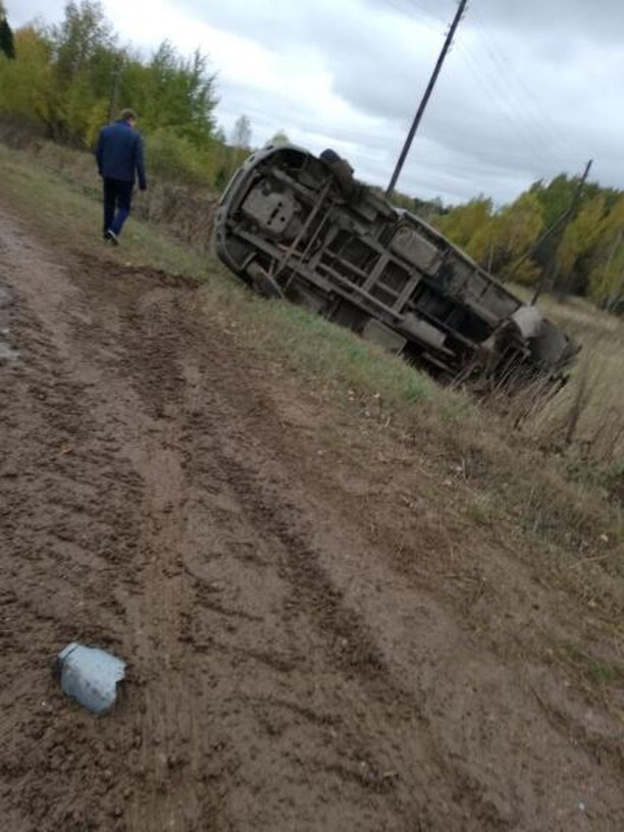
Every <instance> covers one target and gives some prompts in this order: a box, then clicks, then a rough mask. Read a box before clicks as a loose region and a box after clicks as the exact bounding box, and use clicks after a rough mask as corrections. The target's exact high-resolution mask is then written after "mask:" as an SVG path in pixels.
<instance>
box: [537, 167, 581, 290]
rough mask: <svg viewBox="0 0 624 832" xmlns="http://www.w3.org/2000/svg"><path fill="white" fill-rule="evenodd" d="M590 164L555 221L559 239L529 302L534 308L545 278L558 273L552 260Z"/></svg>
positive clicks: (572, 212)
mask: <svg viewBox="0 0 624 832" xmlns="http://www.w3.org/2000/svg"><path fill="white" fill-rule="evenodd" d="M592 164H593V159H590V160H589V162H588V163H587V164H586V165H585V170H584V171H583V175H582V176H581V178H580V180H579V183H578V185H577V186H576V190H575V191H574V194H573V196H572V199H571V201H570V205H569V207H568V209H567V211H566V212H565V213H564V214H563V215H562V216H561V217H560V218H559V220H557V223H556V225H560V226H561V232H560V234H559V239H558V240H557V244H556V245H555V248H554V251H553V252H552V253H551V255H550V262H549V264H548V267H547V268H545V269H544V271H543V272H542V278H541V280H540V282H539V283H538V285H537V289H536V290H535V294H534V295H533V299H532V300H531V306H535V304H536V303H537V300H538V298H539V296H540V295H541V294H542V292H543V291H544V288H545V285H546V278H547V276H548V275H549V274H550V273H551V272H554V274H555V276H556V275H557V273H558V271H559V267H558V266H556V267H555V266H554V260H555V257H556V255H557V251H558V250H559V245H560V244H561V240H562V239H563V235H564V234H565V232H566V228H567V227H568V225H569V224H570V220H571V219H572V217H573V215H574V211H575V210H576V206H577V205H578V202H579V199H580V198H581V194H582V193H583V187H584V186H585V183H586V182H587V177H588V176H589V171H590V170H591V166H592Z"/></svg>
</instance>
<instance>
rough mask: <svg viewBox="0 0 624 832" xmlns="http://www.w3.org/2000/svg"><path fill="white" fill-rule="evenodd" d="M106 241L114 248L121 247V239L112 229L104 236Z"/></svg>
mask: <svg viewBox="0 0 624 832" xmlns="http://www.w3.org/2000/svg"><path fill="white" fill-rule="evenodd" d="M104 237H105V239H107V240H109V241H110V242H111V243H112V244H113V245H114V246H118V245H119V237H118V236H117V235H116V234H115V232H114V231H111V230H110V228H109V229H108V231H107V232H106V234H105V235H104Z"/></svg>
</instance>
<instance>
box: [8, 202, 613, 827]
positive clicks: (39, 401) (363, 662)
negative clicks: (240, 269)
mask: <svg viewBox="0 0 624 832" xmlns="http://www.w3.org/2000/svg"><path fill="white" fill-rule="evenodd" d="M102 257H103V258H105V257H106V255H105V254H104V253H103V255H102ZM0 286H2V287H4V288H5V289H7V290H8V294H7V292H4V294H3V295H2V296H0V327H1V326H5V327H8V334H7V335H6V337H7V338H9V339H10V341H11V344H12V345H13V346H14V347H16V348H17V349H19V350H20V357H19V358H18V359H17V360H13V359H7V360H4V361H3V363H1V364H0V376H1V378H2V387H1V390H0V430H1V434H0V466H1V467H0V498H1V500H2V502H1V503H0V524H1V525H0V570H1V571H0V576H1V579H0V623H1V629H0V647H1V655H0V673H1V676H0V679H1V680H2V681H1V684H0V709H1V710H0V818H3V819H4V820H3V821H2V822H0V827H1V828H2V829H7V830H14V831H15V832H25V830H33V832H34V830H37V831H38V832H39V830H48V829H50V830H52V829H54V830H59V829H62V830H64V832H70V831H71V830H76V832H77V831H78V830H90V829H101V830H108V829H115V830H117V829H119V830H122V829H127V830H173V831H174V832H187V830H215V831H217V832H218V831H220V830H308V829H309V830H338V829H340V830H371V832H373V831H374V832H377V831H378V830H406V831H407V830H410V832H411V830H494V829H518V830H525V829H526V830H529V829H531V830H545V829H549V830H555V829H561V830H564V829H565V830H571V829H614V830H615V829H621V828H624V825H623V819H624V797H623V796H622V794H621V786H620V784H621V774H622V766H621V759H620V758H619V756H618V753H617V751H616V750H615V749H614V744H615V740H616V739H617V736H616V735H615V734H614V730H615V729H614V726H613V724H612V723H611V722H610V720H609V719H608V718H607V717H606V716H605V715H604V714H601V713H599V712H593V711H592V712H591V713H590V712H589V711H588V707H587V706H586V705H585V704H584V703H583V702H582V701H581V700H580V699H579V698H578V697H575V695H574V694H573V693H572V692H571V691H570V690H568V689H566V688H565V687H564V684H563V682H561V680H559V682H557V681H556V680H554V681H553V675H552V673H550V672H549V671H548V670H547V669H545V668H544V667H543V666H541V665H540V664H539V663H537V662H534V661H532V660H529V661H525V660H524V656H523V653H522V648H521V647H519V646H518V645H519V641H518V638H517V635H516V632H517V631H518V629H520V630H522V628H523V627H525V626H527V624H528V623H530V622H532V623H533V624H536V623H537V625H540V626H541V624H542V623H543V622H541V620H537V619H539V618H540V616H542V615H545V614H546V613H544V612H535V610H542V611H543V610H545V609H547V608H548V605H549V599H548V597H547V595H546V594H545V590H544V589H541V588H540V587H539V586H538V585H537V584H535V582H534V581H533V579H532V578H531V577H530V576H528V575H527V574H525V572H526V570H522V569H521V568H520V567H519V566H517V565H514V566H513V567H511V566H510V562H509V556H508V555H505V554H504V553H500V552H499V553H492V556H491V559H490V560H488V555H487V553H486V554H485V555H483V556H482V562H481V569H482V573H480V574H481V575H482V574H486V576H487V586H492V585H494V583H495V582H496V584H497V585H498V586H499V587H500V592H501V594H504V593H505V592H507V591H508V597H506V598H505V597H503V598H501V599H499V600H496V599H495V598H493V597H492V595H489V594H487V593H485V592H483V591H482V588H483V586H486V583H485V582H484V581H485V579H484V578H483V577H481V578H480V580H481V583H480V584H478V589H477V591H476V592H475V583H474V581H471V580H468V579H467V580H466V582H465V583H464V584H463V585H462V587H461V588H460V589H458V590H457V591H455V590H453V589H448V590H445V589H444V588H443V587H441V582H440V581H439V580H437V581H434V580H431V579H430V576H431V575H432V574H433V573H434V572H435V568H434V567H433V566H431V564H432V563H435V562H436V560H437V553H436V549H438V550H439V551H440V552H441V550H442V548H443V547H444V545H445V543H444V540H445V538H444V534H443V533H442V532H440V531H439V528H438V526H437V525H436V524H435V523H432V521H431V511H432V508H431V506H430V505H428V504H427V496H426V485H427V483H426V482H425V483H424V485H423V483H422V482H421V485H420V486H419V487H420V492H421V493H419V491H418V487H417V486H416V484H415V482H416V480H415V478H414V475H413V472H412V471H411V468H410V466H409V465H408V464H407V462H408V461H406V460H405V459H402V458H401V457H400V455H399V456H397V467H396V470H395V471H394V472H392V473H391V474H390V475H388V473H387V472H384V474H383V476H381V475H380V474H378V473H375V469H374V466H373V467H372V468H370V469H369V468H368V467H367V465H368V462H371V461H372V457H371V460H368V461H366V460H365V461H364V463H361V461H360V464H356V462H355V461H354V462H353V463H350V462H349V457H350V454H349V452H348V451H349V443H352V446H353V448H354V449H359V450H362V447H361V445H358V442H359V440H358V438H357V437H356V436H355V434H354V433H353V435H351V434H350V433H349V430H350V428H349V426H348V424H345V423H344V422H343V423H341V422H340V416H339V415H336V424H337V428H336V430H337V431H338V436H339V439H341V441H344V443H345V447H346V449H347V452H346V453H340V452H338V453H337V454H336V460H332V459H331V457H330V455H329V454H328V452H327V449H326V448H325V446H324V445H323V444H322V442H321V439H320V438H319V435H320V433H321V432H322V431H320V426H321V425H324V426H325V427H327V423H328V421H330V420H331V418H333V417H331V414H330V416H329V417H328V415H327V413H326V412H321V408H320V407H319V404H318V402H315V400H314V397H312V396H311V397H309V399H306V398H305V397H303V398H300V399H294V398H293V390H292V387H291V386H289V383H288V382H287V381H283V380H281V379H280V377H279V374H278V373H276V372H275V371H273V370H271V368H268V367H266V366H263V365H260V364H258V362H255V361H254V360H253V359H251V358H250V357H249V356H246V355H245V354H243V353H242V352H241V351H240V350H239V349H237V348H236V346H235V345H234V344H233V343H232V342H231V339H230V337H229V335H228V332H227V329H226V328H224V327H223V326H219V325H218V324H217V322H216V320H215V319H211V318H210V316H209V315H208V316H207V315H206V313H205V310H204V309H203V303H202V295H201V292H198V291H197V290H195V289H194V288H193V287H191V286H190V285H188V284H186V283H185V282H184V281H182V280H179V279H174V278H172V277H170V276H168V275H166V274H163V273H158V272H154V271H149V270H137V269H133V268H131V267H123V266H120V265H119V264H115V263H113V262H107V261H106V260H105V259H102V260H91V261H88V260H86V259H85V258H84V257H82V256H81V255H80V254H77V253H74V254H71V255H69V254H61V253H60V252H58V251H56V252H55V251H54V250H53V249H51V248H49V247H48V248H46V247H45V246H44V245H43V244H42V243H39V242H37V241H36V240H35V239H33V237H32V236H31V235H30V234H28V233H27V232H26V231H25V230H24V229H23V228H21V227H20V225H19V224H18V223H17V221H16V220H15V219H14V218H11V217H9V216H8V215H7V214H1V213H0ZM324 448H325V449H324ZM362 453H365V449H364V450H362ZM420 480H422V478H420ZM406 490H407V492H406ZM405 493H409V495H410V497H409V501H407V503H406V501H405V500H403V501H401V500H399V499H398V497H400V496H401V497H404V496H405ZM371 500H372V503H371ZM375 503H376V508H374V509H371V508H370V506H371V504H375ZM406 506H407V507H406ZM384 523H385V524H386V526H387V532H388V533H387V534H385V535H384V534H380V533H379V528H380V524H381V525H382V526H383V524H384ZM401 523H403V525H404V528H403V532H405V534H406V535H407V539H409V540H411V541H412V544H413V549H412V550H410V551H408V552H407V553H406V552H404V550H403V546H401V548H400V552H401V556H400V557H399V556H397V547H396V530H397V526H400V524H401ZM442 525H443V524H442ZM473 545H474V546H480V545H481V542H480V541H478V540H475V541H474V542H473ZM419 553H420V554H422V556H423V559H424V560H423V563H422V564H421V568H420V569H418V568H414V569H412V568H411V566H409V563H410V562H411V561H410V558H413V559H417V558H418V555H419ZM440 557H441V555H440ZM406 558H407V561H406ZM428 559H429V560H428ZM473 561H474V558H473ZM406 563H407V564H408V565H406ZM428 564H429V565H428ZM487 570H489V572H488V571H487ZM468 577H470V576H468ZM448 583H452V581H447V584H448ZM529 593H531V598H532V600H533V603H532V604H531V603H528V600H527V599H528V594H529ZM482 596H484V597H482ZM479 604H482V607H483V609H482V610H481V612H482V615H483V616H485V618H484V619H483V620H486V618H487V615H492V616H493V615H495V612H494V611H496V610H498V612H497V613H496V614H497V615H500V621H499V626H498V627H497V626H496V620H492V619H491V618H489V619H487V620H488V621H489V622H490V625H491V626H492V630H493V631H495V632H496V633H497V634H498V635H497V636H496V637H494V636H492V638H491V639H490V640H489V641H487V642H486V643H484V642H483V641H481V642H480V641H479V640H478V639H477V638H475V636H474V627H473V626H472V624H473V623H474V622H472V623H471V622H470V621H468V620H467V619H466V617H465V614H466V610H468V609H469V610H470V611H471V614H473V613H474V612H475V609H476V607H477V606H478V605H479ZM488 609H490V612H489V613H488V612H487V610H488ZM503 609H505V611H506V612H507V615H508V616H509V617H511V618H512V621H511V622H509V621H506V620H505V617H504V614H503V612H502V610H503ZM526 609H530V610H532V612H529V613H527V612H526ZM509 611H511V612H509ZM523 615H524V616H525V617H527V618H528V620H529V622H527V621H523V622H521V623H520V625H519V624H518V621H517V620H514V617H515V616H523ZM534 619H535V620H534ZM75 639H79V640H82V641H85V642H87V643H94V644H98V645H102V646H105V647H109V648H110V649H112V650H113V651H115V652H117V653H118V654H119V655H121V656H123V657H124V658H125V659H127V660H128V662H129V673H128V683H127V685H126V689H125V692H124V695H123V698H122V699H121V701H120V702H119V703H118V706H117V707H116V709H115V711H114V712H113V713H112V714H111V715H109V716H107V717H105V718H100V719H96V718H94V717H92V716H90V715H89V714H87V713H85V712H84V711H82V710H81V709H80V708H79V707H78V706H76V705H74V704H73V703H71V702H69V701H68V700H66V699H65V698H63V697H62V695H61V694H60V693H59V692H58V690H57V688H56V685H55V683H54V681H53V679H52V678H51V674H50V667H51V662H52V658H53V656H54V654H55V653H56V652H57V651H58V650H59V649H60V648H61V647H62V646H64V645H65V644H66V643H68V642H69V641H71V640H75ZM562 701H563V704H562ZM588 713H590V716H591V719H590V721H589V724H590V728H588V727H587V725H588V721H587V720H588V717H587V714H588Z"/></svg>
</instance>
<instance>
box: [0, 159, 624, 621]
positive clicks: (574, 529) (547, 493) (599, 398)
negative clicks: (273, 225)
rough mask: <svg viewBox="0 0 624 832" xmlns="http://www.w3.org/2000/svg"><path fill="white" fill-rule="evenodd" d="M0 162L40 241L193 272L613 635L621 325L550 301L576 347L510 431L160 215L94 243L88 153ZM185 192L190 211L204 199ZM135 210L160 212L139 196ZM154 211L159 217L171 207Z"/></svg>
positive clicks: (214, 305) (209, 297)
mask: <svg viewBox="0 0 624 832" xmlns="http://www.w3.org/2000/svg"><path fill="white" fill-rule="evenodd" d="M0 165H1V167H2V180H3V191H4V192H5V194H6V195H7V199H6V202H7V204H14V206H15V208H16V210H17V211H18V212H19V213H20V214H21V215H22V216H24V217H30V218H31V220H32V223H33V225H34V226H35V227H36V228H38V229H39V230H40V232H41V234H42V235H43V236H44V237H45V238H48V239H51V240H53V239H59V238H62V239H63V241H64V243H65V244H66V245H68V246H70V247H71V248H75V249H79V250H80V251H82V252H84V253H91V254H93V256H97V257H102V256H106V257H109V258H112V259H117V260H118V261H119V262H128V261H130V262H132V264H133V265H145V266H151V267H156V268H159V269H163V270H165V271H168V272H172V273H177V274H185V275H188V276H191V277H193V278H194V279H196V280H197V281H198V282H200V283H201V284H202V285H201V289H200V291H201V293H203V297H204V299H205V301H206V303H205V308H206V310H207V312H206V314H212V315H214V316H215V318H216V319H217V320H220V321H227V322H228V324H231V325H233V329H234V330H235V332H236V338H237V340H238V342H239V343H240V345H241V346H242V347H243V348H245V349H249V350H253V351H254V353H255V354H256V355H258V356H260V357H261V358H263V359H264V360H267V361H271V362H273V363H277V364H278V365H279V366H281V367H283V368H285V369H286V370H287V371H288V372H290V373H292V374H294V375H295V376H296V377H300V378H302V379H305V381H306V384H308V385H313V386H314V385H316V386H317V387H318V388H322V389H323V390H325V391H327V390H329V391H331V392H332V394H333V395H334V396H335V398H336V399H343V400H344V402H345V406H347V407H349V408H351V409H352V412H353V414H354V418H360V417H361V418H375V419H377V420H378V422H379V425H380V429H385V430H391V431H394V432H395V434H396V436H397V437H398V438H399V439H400V440H401V441H404V442H408V443H410V445H412V446H414V447H415V448H418V449H420V450H422V451H423V452H425V453H427V454H428V455H430V457H431V458H432V459H433V460H435V464H436V465H437V466H438V467H439V469H440V472H441V474H442V475H448V474H449V472H452V474H453V476H454V477H455V478H456V480H457V482H458V487H461V488H463V489H464V490H465V491H466V493H467V494H468V500H467V502H466V505H467V508H466V511H467V512H468V515H469V517H471V518H472V519H473V520H474V522H475V523H479V524H481V525H485V526H490V527H492V529H495V528H496V529H497V530H500V529H501V528H503V529H504V530H505V531H504V533H505V534H507V533H510V534H512V535H513V536H516V535H517V534H519V535H528V536H529V538H530V540H531V541H532V543H537V544H538V545H539V546H540V547H541V548H542V550H543V557H544V561H545V562H547V563H548V564H549V567H550V568H552V570H553V575H555V576H556V580H557V581H559V582H561V584H562V585H565V586H568V587H569V588H571V589H573V590H574V591H575V592H576V593H577V595H578V596H579V597H580V598H581V599H582V600H583V602H586V603H588V604H589V605H590V606H591V608H592V610H596V609H600V610H602V612H603V614H604V616H605V620H607V621H609V622H611V625H612V626H613V627H614V628H615V629H616V630H617V631H618V632H619V629H618V628H619V626H620V625H619V620H620V614H621V611H622V609H624V548H623V540H624V524H623V517H622V508H621V504H618V503H617V501H615V500H613V499H608V492H607V490H606V488H605V483H607V482H608V481H609V477H612V478H613V481H614V482H615V483H616V484H617V482H618V480H617V476H618V471H619V472H620V474H621V471H622V470H623V468H624V448H622V434H621V432H620V433H618V431H619V428H620V426H621V424H622V421H621V420H622V400H623V398H624V396H622V392H623V391H622V386H623V385H622V381H621V374H620V371H619V367H621V366H622V361H624V335H623V333H622V325H621V323H620V322H618V321H616V320H615V319H613V318H610V317H608V316H606V315H602V314H600V313H598V312H596V311H594V310H592V309H591V307H590V306H589V305H586V304H583V303H581V302H578V301H570V302H569V303H568V304H566V305H555V304H554V302H553V301H551V300H548V301H547V306H548V311H549V314H550V315H551V317H553V318H554V319H556V320H558V321H561V322H562V323H563V324H564V325H565V326H566V327H567V328H568V329H570V330H572V334H574V335H575V336H576V337H578V338H579V339H580V340H581V341H582V342H583V358H582V361H581V364H580V368H579V369H578V370H577V371H576V373H575V376H574V378H573V380H572V382H571V383H570V384H569V385H568V387H567V388H566V389H565V390H564V391H562V393H561V394H560V395H559V396H557V397H556V398H555V399H554V400H552V401H551V402H549V403H548V404H547V405H546V406H545V407H544V406H540V407H533V408H529V412H528V415H527V414H525V415H524V418H523V420H522V422H521V424H520V426H519V427H517V428H516V429H515V430H512V429H511V427H510V425H511V421H512V420H516V421H517V419H516V415H517V414H511V415H509V416H508V417H507V418H503V417H500V416H498V415H496V414H495V413H493V412H492V411H491V410H490V409H488V408H487V406H484V405H478V404H476V403H474V402H472V401H471V400H470V399H469V398H468V396H467V395H466V394H464V393H463V392H461V391H454V390H443V389H441V388H439V387H438V386H437V385H435V384H434V383H433V382H432V381H430V380H429V379H428V378H427V377H426V376H423V375H422V374H419V373H417V372H415V371H414V370H412V369H411V368H409V367H408V366H407V365H406V364H404V363H403V362H402V361H400V360H399V359H396V358H393V357H391V356H388V355H385V354H383V353H382V352H380V351H379V350H378V349H376V348H375V347H373V346H371V345H369V344H367V343H365V342H363V341H361V340H360V339H358V338H357V337H356V336H354V335H352V334H351V333H349V332H346V331H344V330H340V329H338V328H337V327H334V326H333V325H331V324H328V323H327V322H326V321H324V320H322V319H320V318H318V317H315V316H312V315H310V314H308V313H306V312H305V311H303V310H300V309H297V308H294V307H292V306H289V305H288V304H281V303H275V302H266V301H263V300H261V299H259V298H256V297H255V296H253V295H252V294H251V293H250V292H249V291H248V290H247V289H245V288H244V287H243V286H242V285H241V284H240V283H239V282H238V281H236V280H235V279H233V278H232V277H231V276H230V275H229V273H228V272H227V271H226V270H225V269H223V267H221V266H220V265H219V264H218V263H217V261H216V260H215V259H214V257H213V256H212V255H210V254H200V253H198V252H197V251H194V250H193V249H191V248H190V246H189V245H185V244H181V243H180V242H179V241H176V240H175V239H173V238H172V237H170V236H167V233H165V231H164V230H163V229H164V226H163V225H161V226H157V225H155V224H153V223H146V222H142V221H139V220H137V219H133V220H131V222H130V223H129V225H128V228H127V231H126V232H125V235H124V246H123V248H122V249H119V250H118V251H116V250H112V249H108V248H107V249H105V250H104V253H103V244H102V242H101V240H100V239H99V235H98V229H99V225H100V205H99V201H98V198H99V189H98V180H97V178H96V177H95V175H94V172H93V168H92V161H91V160H90V159H89V158H88V157H85V155H84V154H82V155H80V154H73V153H72V152H71V151H67V150H65V149H62V148H55V147H53V146H46V147H44V148H43V149H40V151H39V153H38V155H37V156H36V157H35V156H34V155H33V154H30V153H27V152H16V151H9V150H7V149H6V148H4V147H2V146H1V145H0ZM161 193H162V190H161ZM192 198H193V200H195V201H194V203H193V207H192V212H193V214H194V221H195V222H197V221H198V216H197V212H198V207H197V205H198V201H199V198H198V197H196V196H193V197H192ZM142 199H143V200H144V199H145V197H143V196H140V197H139V198H138V200H137V208H138V209H139V210H138V211H137V214H139V213H141V200H142ZM152 199H153V197H152ZM205 205H206V222H205V223H203V222H202V217H201V215H200V216H199V221H200V225H201V226H202V227H203V226H204V225H205V226H206V228H207V229H208V228H209V226H210V222H211V210H212V207H211V204H210V202H209V201H206V202H205ZM143 213H149V214H150V215H151V216H152V217H157V216H159V214H158V211H156V210H155V209H154V210H152V208H151V207H150V209H149V211H146V209H145V203H144V207H143ZM160 216H162V217H163V218H164V219H166V216H167V211H166V210H165V211H162V212H161V214H160ZM178 219H179V218H178ZM183 226H184V221H182V226H180V223H178V227H177V228H176V229H175V230H176V233H177V235H178V237H180V236H182V237H184V236H185V234H184V232H182V233H181V232H180V227H183ZM189 228H190V225H189ZM187 232H188V228H187ZM200 249H205V240H204V237H203V235H202V240H201V241H200ZM585 366H587V367H588V368H589V372H586V371H585V369H584V367H585ZM523 408H524V405H522V404H520V406H519V409H523ZM366 414H368V416H367V415H366ZM458 472H459V473H458ZM497 533H500V531H498V532H497Z"/></svg>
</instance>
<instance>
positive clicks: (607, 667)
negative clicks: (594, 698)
mask: <svg viewBox="0 0 624 832" xmlns="http://www.w3.org/2000/svg"><path fill="white" fill-rule="evenodd" d="M556 649H557V652H558V653H559V655H560V656H561V657H562V658H563V659H564V660H565V661H566V662H567V663H568V664H570V665H571V666H572V667H573V668H574V669H575V670H577V671H578V672H579V673H581V675H582V676H584V677H585V679H587V681H589V682H591V683H592V684H594V685H599V686H604V685H614V684H617V683H618V682H621V681H622V680H623V679H624V666H622V665H621V664H619V663H617V662H614V661H608V660H606V659H599V658H598V657H597V656H594V655H593V654H592V653H589V652H588V651H586V650H581V649H580V648H579V647H576V646H575V645H574V644H567V643H564V644H560V645H558V647H557V648H556Z"/></svg>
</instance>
